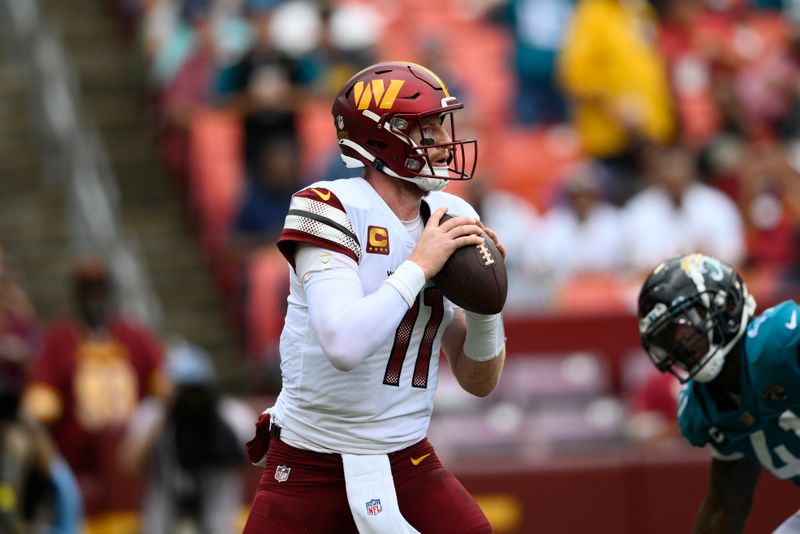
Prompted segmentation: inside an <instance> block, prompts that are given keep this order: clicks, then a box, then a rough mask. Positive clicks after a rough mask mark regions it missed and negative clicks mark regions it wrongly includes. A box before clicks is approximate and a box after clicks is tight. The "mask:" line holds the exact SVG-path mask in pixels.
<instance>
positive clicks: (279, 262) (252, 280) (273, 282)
mask: <svg viewBox="0 0 800 534" xmlns="http://www.w3.org/2000/svg"><path fill="white" fill-rule="evenodd" d="M287 269H288V267H287V263H286V260H285V259H284V258H283V256H282V255H281V254H280V252H278V250H277V249H276V248H274V247H270V248H265V249H263V250H262V251H261V252H258V253H256V254H253V255H252V257H251V258H250V260H249V261H248V266H247V270H248V276H247V278H248V281H249V284H250V287H249V291H248V295H247V298H248V302H247V312H246V313H247V317H246V319H245V320H246V328H247V349H248V354H249V355H250V357H252V358H255V359H262V358H267V357H269V354H270V352H269V351H270V350H271V349H273V348H274V347H275V346H276V344H277V342H278V338H279V337H280V333H281V328H282V327H283V314H284V312H285V303H286V296H287V295H288V294H289V287H288V283H289V280H288V276H287V274H288V273H287Z"/></svg>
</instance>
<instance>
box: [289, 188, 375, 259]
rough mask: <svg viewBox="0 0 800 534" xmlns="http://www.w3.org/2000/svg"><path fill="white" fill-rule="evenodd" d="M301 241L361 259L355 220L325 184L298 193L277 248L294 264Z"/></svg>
mask: <svg viewBox="0 0 800 534" xmlns="http://www.w3.org/2000/svg"><path fill="white" fill-rule="evenodd" d="M298 243H306V244H309V245H313V246H316V247H321V248H325V249H328V250H332V251H334V252H339V253H341V254H344V255H345V256H348V257H349V258H352V259H353V260H354V261H355V262H356V263H360V262H361V244H360V243H359V241H358V236H357V235H356V233H355V230H354V227H353V223H352V222H351V220H350V217H349V216H348V214H347V211H346V210H345V208H344V205H343V204H342V202H341V201H340V200H339V198H338V197H337V196H336V195H335V194H334V193H333V192H332V191H331V190H330V189H326V188H322V187H309V188H308V189H303V190H302V191H300V192H298V193H296V194H295V195H294V196H293V197H292V201H291V203H290V204H289V212H288V213H287V215H286V221H285V222H284V225H283V231H282V232H281V235H280V237H279V238H278V249H279V250H280V251H281V254H283V256H284V257H285V258H286V260H287V261H288V262H289V263H290V264H291V265H292V268H294V267H295V263H294V254H295V249H296V247H297V245H298Z"/></svg>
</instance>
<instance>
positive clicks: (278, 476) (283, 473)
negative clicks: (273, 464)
mask: <svg viewBox="0 0 800 534" xmlns="http://www.w3.org/2000/svg"><path fill="white" fill-rule="evenodd" d="M291 472H292V468H291V467H286V466H285V465H279V466H278V467H277V468H275V480H277V481H278V482H286V481H287V480H289V473H291Z"/></svg>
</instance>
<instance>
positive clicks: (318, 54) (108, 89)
mask: <svg viewBox="0 0 800 534" xmlns="http://www.w3.org/2000/svg"><path fill="white" fill-rule="evenodd" d="M0 34H1V35H2V39H1V40H0V46H1V47H2V49H0V51H1V52H2V53H1V54H0V306H1V307H2V308H0V403H2V406H0V412H2V413H1V414H0V415H2V418H3V421H4V422H7V423H8V424H5V423H4V424H3V425H0V429H2V430H0V440H2V442H3V443H13V444H14V447H11V446H4V447H0V450H2V451H3V452H2V454H3V455H5V456H4V460H3V465H8V464H7V462H6V457H7V456H8V455H12V454H14V455H16V456H13V457H12V460H13V462H16V463H12V464H11V465H20V466H23V465H24V466H26V467H25V469H11V470H10V471H11V472H9V473H6V472H5V471H8V469H6V470H3V472H2V473H0V521H3V523H0V524H2V525H8V526H4V527H3V528H4V529H5V530H3V532H27V530H23V529H24V528H26V526H30V525H69V524H72V525H75V524H79V525H82V527H80V529H81V530H76V531H85V532H88V533H90V534H93V533H109V534H117V533H119V534H128V533H135V532H145V533H159V532H170V533H172V532H187V533H189V532H214V533H224V532H237V531H240V530H241V525H242V524H243V523H242V521H243V517H244V516H245V514H246V513H247V510H248V506H249V502H250V499H251V497H252V494H253V492H254V488H255V485H256V483H257V480H258V477H259V476H260V469H258V468H255V467H251V466H247V465H245V459H244V456H243V453H242V447H241V444H242V443H243V442H244V441H246V440H247V439H249V438H250V435H251V434H252V431H253V429H254V427H253V423H254V422H255V418H256V414H257V413H259V412H260V411H261V410H263V409H264V408H265V407H267V406H269V405H271V403H272V399H273V398H274V395H276V394H277V392H278V390H279V388H280V373H279V369H278V361H279V356H278V354H277V340H278V335H279V333H280V329H281V326H282V317H283V311H284V307H285V299H286V295H287V294H288V277H287V266H286V264H285V261H284V260H283V259H282V257H281V256H280V255H279V254H278V253H277V250H276V248H275V246H274V242H275V240H276V238H277V235H278V233H279V232H280V229H281V227H282V224H283V217H284V215H285V210H286V209H287V207H288V202H289V198H290V196H291V194H292V193H293V192H295V191H296V190H297V189H299V188H301V187H303V186H304V185H306V184H309V183H311V182H313V181H316V180H319V179H338V178H344V177H349V176H353V175H354V173H353V171H352V170H348V169H345V168H344V167H343V165H342V164H341V163H340V161H339V158H338V149H337V146H336V142H335V136H334V129H333V125H332V117H331V115H330V106H331V103H332V98H333V96H334V95H335V94H336V92H337V90H338V89H339V88H340V86H341V85H342V83H343V82H344V81H346V80H347V79H348V78H349V77H350V76H351V75H352V74H354V73H355V72H357V71H358V70H360V69H361V68H363V67H365V66H367V65H369V64H371V63H373V62H375V61H382V60H391V59H406V60H412V61H416V62H418V63H421V64H423V65H425V66H427V67H429V68H431V69H432V70H434V71H435V72H436V73H437V74H439V75H440V76H441V77H442V78H443V79H444V80H445V81H446V83H447V84H448V86H449V88H450V90H451V92H452V93H454V94H456V95H458V96H459V98H460V99H461V100H463V101H464V102H465V109H464V110H463V111H461V112H459V113H458V114H457V115H456V126H457V128H458V130H459V135H460V136H462V137H475V138H477V139H478V140H479V146H480V156H479V161H478V171H477V176H476V177H475V178H474V179H473V180H471V181H469V182H466V183H451V185H450V186H449V188H448V191H451V192H453V193H455V194H458V195H461V196H463V197H465V198H467V199H469V200H470V201H471V202H472V203H473V205H475V206H476V208H477V209H478V211H479V212H480V213H481V215H482V218H483V219H484V221H485V222H486V224H487V225H488V226H490V227H491V228H493V229H494V230H495V231H496V232H497V233H498V235H499V236H500V238H501V240H502V242H503V243H504V244H505V246H506V248H507V250H508V259H507V267H508V269H509V277H510V287H511V290H510V294H509V301H508V304H507V307H506V312H505V318H506V325H507V334H508V359H507V363H506V369H505V372H504V375H503V378H502V380H501V383H500V385H499V387H498V389H497V391H496V392H495V393H493V394H492V395H491V396H490V397H489V398H488V399H480V400H479V399H476V398H471V397H470V396H468V395H467V394H465V393H463V392H461V391H460V389H459V387H458V386H457V384H456V382H455V380H454V378H453V377H452V376H450V375H449V374H447V369H446V366H445V367H443V369H445V371H444V373H443V374H442V376H441V377H440V380H439V391H438V404H437V410H436V413H435V414H434V420H433V422H432V426H431V430H430V438H431V440H432V441H433V443H434V444H435V445H436V447H437V450H438V452H439V454H440V456H441V457H442V460H443V461H444V463H445V465H446V466H447V467H448V468H450V470H452V471H453V472H454V473H456V475H457V476H458V477H459V478H460V479H461V480H462V481H463V482H464V484H465V485H466V487H467V488H468V489H469V490H470V491H471V492H472V493H473V494H474V495H475V496H476V497H477V499H478V501H479V502H480V504H481V506H482V507H483V508H484V510H485V511H486V513H487V515H488V516H489V518H490V520H491V522H492V524H493V526H494V528H495V531H496V532H498V533H523V532H525V533H527V532H558V533H562V532H569V533H572V532H576V533H577V532H603V533H606V532H607V533H674V532H687V531H688V530H689V528H690V524H691V521H692V518H693V515H694V512H695V510H696V509H697V507H698V506H699V503H700V501H701V499H702V496H703V495H704V492H705V485H706V477H707V464H708V453H707V451H702V450H693V449H691V448H690V447H689V446H688V445H687V444H685V443H684V441H683V440H682V438H681V437H680V435H679V432H678V430H677V428H676V425H675V399H676V396H677V389H678V388H677V385H678V384H677V382H676V381H675V380H674V379H672V377H671V376H666V377H663V376H659V375H657V374H656V373H655V371H654V369H652V365H651V364H650V362H649V360H648V359H647V357H646V356H645V355H644V353H643V352H642V351H641V349H640V348H639V342H638V333H637V323H636V318H635V306H636V297H637V294H638V289H639V285H640V283H641V282H642V281H643V279H644V276H645V275H646V273H647V272H648V271H649V270H650V269H651V268H652V267H654V266H655V265H656V264H657V263H658V262H659V261H661V260H663V259H666V258H668V257H671V256H674V255H677V254H681V253H686V252H690V251H700V252H704V253H707V254H711V255H714V256H717V257H719V258H721V259H723V260H725V261H727V262H729V263H731V264H733V265H735V266H737V267H738V268H739V269H740V270H741V271H742V273H743V274H744V277H745V279H746V281H747V282H748V284H749V286H750V289H751V292H753V293H754V294H755V296H756V298H757V300H758V302H759V308H760V309H764V308H765V307H767V306H769V305H771V304H774V303H776V302H779V301H781V300H783V299H786V298H793V297H794V295H795V294H796V293H797V292H798V290H799V289H800V226H799V225H798V222H799V221H800V174H798V173H799V172H800V2H798V1H797V0H751V1H747V0H670V1H667V0H651V1H649V2H645V1H644V0H577V1H572V0H440V1H438V2H431V1H425V0H373V1H368V0H329V1H311V0H70V1H67V0H0ZM209 414H213V415H209ZM20 436H22V437H21V438H20ZM198 443H202V444H203V446H202V447H198V446H197V444H198ZM66 466H68V468H67V467H66ZM32 488H33V489H32ZM37 488H38V489H37ZM34 490H35V491H34ZM7 495H14V496H16V497H15V498H14V499H11V500H10V501H9V499H8V498H7ZM797 497H798V495H797V493H796V490H794V489H791V487H790V486H789V485H788V483H785V484H783V485H781V484H780V483H778V482H777V481H776V480H774V479H773V478H772V477H771V476H769V475H765V476H764V477H763V480H762V482H761V485H760V487H759V491H758V494H757V496H756V500H755V504H754V510H753V513H752V515H751V519H750V522H749V525H748V529H747V532H765V531H769V530H771V529H772V528H774V527H775V526H777V525H778V524H779V523H780V522H781V521H782V520H783V519H784V518H785V517H786V516H787V515H789V514H790V513H791V512H793V511H794V510H795V509H796V507H797V502H798V498H797ZM9 502H11V503H14V502H16V503H17V504H19V506H16V507H15V506H11V505H8V503H9ZM22 504H24V506H22ZM14 529H17V530H14Z"/></svg>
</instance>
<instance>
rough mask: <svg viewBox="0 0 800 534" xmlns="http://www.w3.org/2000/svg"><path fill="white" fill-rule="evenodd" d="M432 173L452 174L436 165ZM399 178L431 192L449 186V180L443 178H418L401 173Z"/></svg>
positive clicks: (437, 174) (440, 174)
mask: <svg viewBox="0 0 800 534" xmlns="http://www.w3.org/2000/svg"><path fill="white" fill-rule="evenodd" d="M427 169H428V166H427V165H425V168H424V169H423V170H427ZM384 172H386V171H384ZM431 174H435V175H436V176H450V174H449V173H448V171H447V169H444V168H441V167H434V168H433V172H432V173H431ZM397 178H400V179H401V180H405V181H407V182H411V183H413V184H416V185H417V187H419V188H420V189H422V190H423V191H428V192H429V193H432V192H435V191H441V190H442V189H444V188H445V187H447V182H448V181H447V180H444V179H442V178H418V177H414V178H407V177H405V176H399V175H397Z"/></svg>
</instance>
